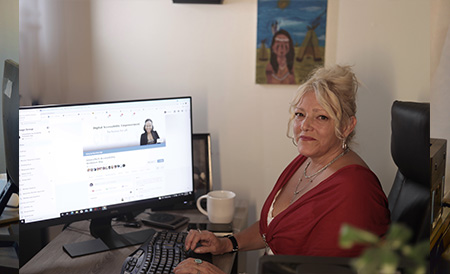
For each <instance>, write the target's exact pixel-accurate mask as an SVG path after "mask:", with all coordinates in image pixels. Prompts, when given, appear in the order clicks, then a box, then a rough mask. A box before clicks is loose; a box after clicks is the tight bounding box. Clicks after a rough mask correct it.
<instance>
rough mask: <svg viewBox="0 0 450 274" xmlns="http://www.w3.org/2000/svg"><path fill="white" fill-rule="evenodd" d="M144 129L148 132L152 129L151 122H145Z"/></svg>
mask: <svg viewBox="0 0 450 274" xmlns="http://www.w3.org/2000/svg"><path fill="white" fill-rule="evenodd" d="M144 127H145V131H147V132H150V131H152V129H153V124H152V122H150V121H147V122H145V126H144Z"/></svg>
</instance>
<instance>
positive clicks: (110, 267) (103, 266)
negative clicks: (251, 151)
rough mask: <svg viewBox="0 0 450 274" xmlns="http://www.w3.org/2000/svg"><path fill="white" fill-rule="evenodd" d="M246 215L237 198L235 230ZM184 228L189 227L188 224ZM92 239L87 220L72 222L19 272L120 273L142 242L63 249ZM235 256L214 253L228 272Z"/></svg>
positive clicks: (192, 214) (191, 213) (190, 213)
mask: <svg viewBox="0 0 450 274" xmlns="http://www.w3.org/2000/svg"><path fill="white" fill-rule="evenodd" d="M169 213H173V214H180V215H184V216H187V217H189V218H190V222H195V223H201V222H207V217H206V216H204V215H202V214H200V213H199V212H198V210H196V209H192V210H183V211H170V212H169ZM247 215H248V208H247V204H246V202H245V201H236V212H235V217H234V219H233V229H234V232H235V233H236V232H239V231H240V230H241V229H243V228H244V227H245V226H246V225H247ZM114 228H115V230H116V231H117V232H119V233H124V232H130V231H135V230H133V228H125V227H123V226H122V225H118V226H115V227H114ZM148 228H149V227H148V226H142V227H141V228H140V229H148ZM183 229H186V227H184V228H183ZM183 229H182V230H183ZM91 239H93V237H92V236H91V235H90V233H89V222H88V221H80V222H76V223H73V224H71V225H70V226H69V227H68V228H66V230H64V231H63V232H61V233H60V234H59V235H58V236H57V237H56V238H55V239H54V240H53V241H51V242H50V243H49V244H48V245H47V246H46V247H44V248H43V249H42V250H41V251H40V252H39V253H38V254H37V255H36V256H34V257H33V258H32V259H31V260H30V261H29V262H28V263H27V264H25V265H24V266H23V267H22V268H20V273H21V274H22V273H28V274H37V273H46V274H52V273H55V274H56V273H58V274H60V273H64V274H70V273H77V274H78V273H99V274H100V273H105V274H110V273H119V272H120V269H122V264H123V262H124V260H125V259H126V257H127V256H128V255H130V254H131V253H132V252H133V251H135V250H136V248H138V247H139V246H140V245H136V246H130V247H124V248H120V249H116V250H111V251H106V252H102V253H97V254H92V255H87V256H82V257H78V258H70V256H69V255H67V253H65V252H64V251H63V248H62V246H63V245H64V244H67V243H74V242H81V241H86V240H91ZM234 259H235V254H224V255H220V256H214V257H213V263H214V264H215V265H216V266H218V267H219V268H220V269H222V270H223V271H224V272H225V273H230V272H231V268H232V265H233V262H234Z"/></svg>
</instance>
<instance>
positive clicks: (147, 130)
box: [141, 119, 159, 146]
mask: <svg viewBox="0 0 450 274" xmlns="http://www.w3.org/2000/svg"><path fill="white" fill-rule="evenodd" d="M158 139H159V135H158V132H156V131H155V130H153V121H152V120H151V119H147V120H145V124H144V133H142V134H141V146H144V145H150V144H156V141H157V140H158Z"/></svg>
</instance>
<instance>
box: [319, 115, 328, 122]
mask: <svg viewBox="0 0 450 274" xmlns="http://www.w3.org/2000/svg"><path fill="white" fill-rule="evenodd" d="M319 120H322V121H326V120H328V117H327V116H325V115H319Z"/></svg>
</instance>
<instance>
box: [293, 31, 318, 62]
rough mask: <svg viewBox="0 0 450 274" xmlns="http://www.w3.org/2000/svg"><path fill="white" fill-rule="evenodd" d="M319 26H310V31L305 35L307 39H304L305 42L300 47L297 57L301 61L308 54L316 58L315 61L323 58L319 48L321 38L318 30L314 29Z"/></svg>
mask: <svg viewBox="0 0 450 274" xmlns="http://www.w3.org/2000/svg"><path fill="white" fill-rule="evenodd" d="M317 26H318V25H315V26H308V32H307V33H306V35H305V39H303V42H302V44H301V45H300V47H299V49H298V53H297V58H296V60H297V61H299V62H301V61H302V60H303V59H304V58H305V57H307V56H311V57H312V58H314V61H321V60H322V55H321V54H320V48H319V39H317V35H316V32H315V31H314V29H315V28H316V27H317Z"/></svg>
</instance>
